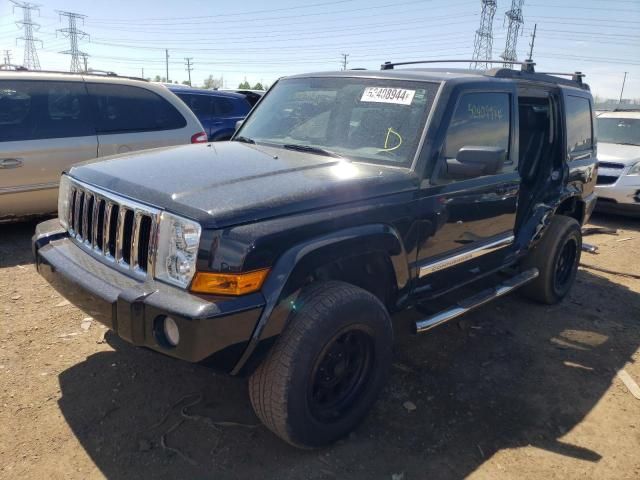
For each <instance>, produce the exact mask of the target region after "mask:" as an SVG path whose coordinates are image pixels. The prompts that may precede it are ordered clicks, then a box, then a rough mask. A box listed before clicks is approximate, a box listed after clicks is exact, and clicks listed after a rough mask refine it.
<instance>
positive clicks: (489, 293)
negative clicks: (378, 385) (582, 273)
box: [415, 268, 540, 333]
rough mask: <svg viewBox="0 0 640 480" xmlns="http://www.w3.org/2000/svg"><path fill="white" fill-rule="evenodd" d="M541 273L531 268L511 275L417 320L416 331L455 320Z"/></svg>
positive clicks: (420, 331)
mask: <svg viewBox="0 0 640 480" xmlns="http://www.w3.org/2000/svg"><path fill="white" fill-rule="evenodd" d="M539 274H540V272H539V271H538V269H537V268H532V269H530V270H526V271H524V272H522V273H519V274H518V275H516V276H514V277H511V278H510V279H508V280H507V281H505V282H503V283H501V284H500V285H497V286H495V287H493V288H488V289H486V290H483V291H482V292H480V293H478V294H476V295H474V296H472V297H469V298H465V299H464V300H460V301H459V302H458V303H457V304H456V305H455V306H453V307H451V308H448V309H446V310H443V311H442V312H439V313H436V314H435V315H432V316H430V317H427V318H425V319H423V320H419V321H417V322H416V324H415V333H424V332H426V331H428V330H431V329H432V328H434V327H437V326H438V325H440V324H442V323H446V322H448V321H450V320H453V319H454V318H457V317H459V316H460V315H464V314H465V313H467V312H469V311H471V310H473V309H475V308H478V307H480V306H482V305H484V304H485V303H489V302H490V301H491V300H495V299H496V298H499V297H502V296H504V295H506V294H507V293H509V292H512V291H513V290H515V289H516V288H519V287H521V286H523V285H524V284H526V283H529V282H530V281H532V280H534V279H536V278H537V277H538V275H539Z"/></svg>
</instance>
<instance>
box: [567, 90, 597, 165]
mask: <svg viewBox="0 0 640 480" xmlns="http://www.w3.org/2000/svg"><path fill="white" fill-rule="evenodd" d="M565 107H566V117H567V120H566V121H567V149H568V151H569V155H571V154H573V153H582V152H588V151H590V150H591V149H592V148H593V114H592V113H591V102H589V99H587V98H584V97H575V96H573V95H568V96H567V97H566V102H565Z"/></svg>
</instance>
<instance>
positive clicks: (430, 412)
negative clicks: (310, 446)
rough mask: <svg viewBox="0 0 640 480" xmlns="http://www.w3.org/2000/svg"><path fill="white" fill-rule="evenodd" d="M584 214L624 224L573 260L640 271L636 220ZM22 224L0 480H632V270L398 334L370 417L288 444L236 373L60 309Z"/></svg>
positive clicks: (7, 301)
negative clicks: (328, 436) (334, 435)
mask: <svg viewBox="0 0 640 480" xmlns="http://www.w3.org/2000/svg"><path fill="white" fill-rule="evenodd" d="M592 223H593V224H594V225H606V226H611V227H615V228H618V229H620V230H619V234H618V235H617V236H611V235H593V236H589V237H588V239H587V241H588V242H589V243H593V244H596V245H598V246H599V247H600V254H599V255H588V254H585V255H584V257H583V260H584V261H585V262H588V263H589V264H590V265H594V266H597V267H601V268H607V269H613V270H619V271H626V272H629V273H635V274H636V275H637V274H640V222H639V221H637V220H626V219H623V218H615V217H612V218H611V219H607V218H605V217H595V218H594V219H593V220H592ZM33 228H34V224H33V223H29V224H15V225H4V226H2V225H0V478H7V479H9V478H11V479H14V478H51V479H57V478H61V479H62V478H64V479H73V478H78V479H87V478H114V479H118V478H154V479H162V478H190V479H194V478H216V479H227V478H229V479H230V478H251V479H253V478H265V479H299V478H304V479H320V478H327V479H332V478H355V479H389V480H391V479H394V480H401V479H403V480H411V479H423V478H438V479H441V478H462V477H467V476H468V477H470V478H476V479H489V478H490V479H496V478H498V479H511V478H518V479H519V480H520V479H540V478H563V479H564V478H575V479H585V478H593V479H615V480H620V479H638V478H640V454H639V452H640V399H636V398H635V397H634V396H633V395H632V394H631V392H630V390H629V389H628V388H627V387H626V386H625V385H624V383H623V382H622V381H621V378H620V374H619V372H620V371H621V370H624V371H625V372H626V373H627V374H628V376H629V377H630V378H631V379H635V381H636V382H638V383H640V362H639V360H640V280H637V279H633V278H629V277H623V276H619V275H613V274H608V273H603V272H599V271H596V270H591V269H586V268H581V269H580V272H579V274H578V280H577V283H576V285H575V287H574V289H573V291H572V293H571V294H570V296H569V297H568V298H567V299H566V300H565V301H564V302H563V303H561V304H560V305H557V306H553V307H548V306H540V305H537V304H534V303H532V302H530V301H527V300H525V299H523V298H522V297H520V296H518V295H512V296H511V297H508V298H504V299H501V300H499V301H497V302H495V303H493V304H490V305H487V306H485V307H483V308H481V309H479V310H478V311H476V312H474V313H472V314H470V315H468V316H467V317H466V318H464V319H463V320H461V321H459V322H454V323H451V324H449V325H445V326H443V327H441V328H439V329H437V330H436V331H434V332H432V333H430V334H427V335H425V336H422V337H415V336H410V335H408V334H401V335H400V336H399V337H400V338H399V339H398V342H397V346H396V353H395V360H394V368H393V375H392V378H391V381H390V383H389V385H388V387H387V388H386V390H385V392H384V394H383V395H382V398H381V399H380V401H379V402H378V403H377V404H376V406H375V408H374V410H373V411H372V413H371V414H370V415H369V416H368V417H367V419H366V420H365V422H364V423H363V424H362V425H361V426H360V427H359V428H358V429H357V430H356V431H355V432H354V433H353V434H352V435H351V436H350V437H349V438H347V439H345V440H342V441H340V442H339V443H338V444H337V445H335V446H333V447H331V448H328V449H324V450H319V451H299V450H295V449H293V448H291V447H289V446H287V445H286V444H284V443H283V442H281V441H280V440H278V439H277V438H276V437H274V436H273V435H272V434H271V433H270V432H269V431H267V430H266V429H265V428H263V427H261V426H253V425H255V424H256V423H257V419H256V417H255V416H254V414H253V412H252V410H251V406H250V404H249V400H248V396H247V388H246V385H245V382H244V381H243V380H242V379H235V378H228V377H224V376H221V375H218V374H215V373H213V372H211V371H210V370H207V369H206V368H204V367H200V366H197V365H190V364H187V363H183V362H180V361H176V360H172V359H169V358H164V357H162V356H160V355H158V354H155V353H152V352H150V351H146V350H143V349H138V348H134V347H131V346H129V345H127V344H126V343H124V342H123V341H121V340H119V338H118V337H116V336H115V335H113V334H110V333H109V332H108V331H107V330H105V329H104V328H102V327H101V325H99V324H97V323H96V322H93V321H91V319H88V318H87V315H86V314H84V313H83V312H81V311H79V310H78V309H76V308H75V307H73V306H72V305H70V304H68V302H66V301H65V300H64V299H63V298H61V297H60V296H59V295H58V294H57V293H56V292H55V291H54V290H53V289H51V288H50V287H49V286H48V285H47V284H46V283H45V282H44V281H43V280H42V279H41V278H40V277H39V276H38V275H37V273H36V272H35V269H34V266H33V263H32V258H31V252H30V243H29V241H30V236H31V233H32V231H33ZM417 317H418V314H417V313H416V312H408V313H404V314H402V315H401V316H399V317H398V318H397V320H398V325H400V326H401V327H400V330H401V331H403V330H404V328H403V327H402V326H403V325H406V324H407V323H408V322H409V321H411V320H415V319H416V318H417ZM407 402H411V404H412V405H411V404H409V403H407ZM413 406H415V409H413V408H412V407H413ZM406 407H409V408H406ZM215 421H232V422H237V423H239V424H243V425H245V426H224V427H221V426H217V425H215V424H214V423H213V422H215ZM247 425H248V426H247Z"/></svg>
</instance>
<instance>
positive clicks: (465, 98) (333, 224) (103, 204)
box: [34, 62, 597, 447]
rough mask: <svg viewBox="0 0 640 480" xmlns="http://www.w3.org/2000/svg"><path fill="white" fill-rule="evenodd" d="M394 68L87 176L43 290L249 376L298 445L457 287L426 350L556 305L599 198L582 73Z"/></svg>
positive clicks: (364, 387) (323, 428)
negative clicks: (461, 320) (496, 303)
mask: <svg viewBox="0 0 640 480" xmlns="http://www.w3.org/2000/svg"><path fill="white" fill-rule="evenodd" d="M413 63H430V62H413ZM395 66H398V64H395V65H394V64H389V63H387V64H385V65H383V68H382V69H381V70H380V71H341V72H331V73H314V74H308V75H296V76H292V77H287V78H283V79H281V80H279V81H278V82H277V83H276V84H275V85H274V86H273V87H272V88H271V90H270V91H269V92H268V94H267V95H265V96H264V97H263V98H262V100H261V101H260V103H259V104H258V105H257V106H256V108H255V109H254V110H253V111H252V112H251V114H250V115H249V117H248V118H247V119H246V120H245V121H244V123H243V124H242V125H241V126H240V127H239V129H238V131H237V132H236V133H235V135H234V137H233V139H232V140H231V141H228V142H222V143H212V144H208V145H191V146H180V147H169V148H163V149H156V150H149V151H146V152H141V153H135V154H126V155H121V156H117V157H112V158H109V159H106V160H103V161H97V162H93V163H84V164H81V165H77V166H74V167H73V168H71V169H70V170H69V171H68V172H66V173H65V174H64V175H63V176H62V179H61V182H60V197H59V211H58V215H59V218H58V219H55V220H51V221H47V222H44V223H41V224H40V225H38V227H37V230H36V234H35V237H34V252H35V256H36V259H37V268H38V271H39V272H40V274H41V275H42V276H44V277H45V278H46V279H47V280H48V281H49V282H50V283H51V284H52V285H53V286H54V287H55V288H56V289H57V290H58V291H59V292H60V293H61V294H62V295H64V296H65V297H66V298H68V299H69V300H70V301H72V302H73V303H74V304H75V305H77V306H78V307H80V308H81V309H83V310H84V311H85V312H87V313H88V314H89V315H91V316H93V317H94V318H95V319H97V320H99V321H100V322H103V323H104V324H105V325H107V326H108V327H109V328H111V329H112V330H114V331H115V332H117V334H118V335H119V336H121V337H122V338H124V339H125V340H127V341H129V342H131V343H133V344H134V345H140V346H144V347H147V348H150V349H153V350H156V351H158V352H162V353H164V354H166V355H170V356H173V357H176V358H180V359H184V360H188V361H190V362H206V364H208V365H213V366H215V367H217V368H219V369H222V370H224V371H226V372H229V373H230V374H232V375H238V374H243V375H247V376H249V387H250V388H249V392H250V396H251V402H252V404H253V407H254V409H255V412H256V414H257V415H258V417H260V419H261V420H262V421H263V423H264V424H265V425H266V426H267V427H268V428H269V429H271V430H272V431H273V432H274V433H275V434H276V435H278V436H280V437H281V438H283V439H284V440H286V441H287V442H289V443H291V444H293V445H295V446H299V447H318V446H322V445H327V444H329V443H331V442H333V441H335V440H336V439H338V438H340V437H342V436H344V435H345V434H347V433H348V432H349V431H350V430H352V429H353V428H354V427H355V426H356V425H357V424H358V422H359V421H360V420H361V419H362V418H363V417H364V416H365V415H366V413H367V411H368V410H369V409H370V408H371V406H372V404H373V403H374V401H375V399H376V396H377V395H378V393H379V392H380V390H381V388H382V387H383V385H384V383H385V380H386V378H387V375H388V371H389V365H390V363H391V356H392V343H393V328H392V318H391V313H393V312H396V311H398V310H401V309H405V308H407V307H411V306H417V305H418V304H421V305H425V304H426V305H427V306H428V305H433V304H434V303H433V302H432V301H433V300H434V299H435V298H436V297H439V296H442V295H443V294H444V293H448V294H449V295H448V296H449V297H451V294H452V292H453V291H454V290H455V289H458V288H459V287H461V286H466V287H467V288H465V289H464V291H465V292H467V293H465V295H464V298H461V297H462V295H461V294H460V293H458V294H457V296H458V300H457V301H455V302H454V304H452V305H449V306H448V307H446V308H445V309H444V310H440V311H437V313H432V314H430V315H428V316H426V318H424V319H422V320H421V321H418V322H416V324H415V331H416V332H424V331H427V330H429V329H431V328H433V327H435V326H437V325H439V324H441V323H443V322H446V321H448V320H451V319H452V318H455V317H457V316H458V315H461V314H463V313H464V312H466V311H468V310H470V309H472V308H474V307H477V306H479V305H482V304H484V303H486V302H488V301H490V300H492V299H494V298H496V297H499V296H501V295H504V294H506V293H508V292H510V291H512V290H514V289H516V288H519V287H521V290H522V292H524V294H526V295H528V296H529V297H531V298H533V299H535V300H538V301H540V302H543V303H547V304H553V303H556V302H559V301H560V300H562V298H563V297H564V296H565V295H566V294H567V292H568V291H569V289H570V288H571V285H572V283H573V281H574V279H575V276H576V271H577V267H578V262H579V260H580V253H581V246H582V239H581V230H580V227H581V224H583V223H584V222H585V221H586V220H587V219H588V217H589V215H590V214H591V211H592V208H593V205H594V200H595V195H594V193H593V192H594V186H595V183H596V175H597V166H596V165H597V163H596V142H595V139H594V133H593V105H592V97H591V94H590V93H589V88H588V87H587V85H585V84H583V83H582V75H581V74H575V75H574V76H573V78H571V79H564V78H562V77H559V76H552V75H550V74H541V73H535V72H534V71H533V64H532V63H531V62H528V63H527V62H525V63H524V64H523V65H522V68H521V70H512V69H505V68H496V69H492V70H488V71H484V72H483V71H469V70H456V69H453V70H444V69H422V68H414V67H408V68H401V69H397V68H394V67H395ZM497 273H500V275H497ZM481 278H484V281H483V282H480V283H482V284H484V285H485V286H484V287H482V288H479V287H476V288H475V290H476V291H475V292H472V294H471V296H469V295H470V294H469V293H468V292H469V290H470V289H471V290H473V289H474V287H475V286H476V285H478V282H476V281H477V280H479V279H481ZM494 279H495V280H494ZM494 281H495V284H493V283H491V282H494ZM488 282H489V284H490V285H491V284H493V285H494V286H493V287H491V288H488V289H486V284H487V283H488ZM460 291H461V290H458V292H460ZM454 295H455V293H454ZM441 300H442V299H439V301H441Z"/></svg>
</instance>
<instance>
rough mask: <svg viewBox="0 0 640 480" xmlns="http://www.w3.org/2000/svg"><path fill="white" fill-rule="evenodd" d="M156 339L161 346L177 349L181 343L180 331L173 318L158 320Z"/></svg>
mask: <svg viewBox="0 0 640 480" xmlns="http://www.w3.org/2000/svg"><path fill="white" fill-rule="evenodd" d="M155 323H156V329H155V330H156V337H157V338H158V341H159V343H160V344H165V346H168V347H175V346H176V345H178V343H179V342H180V330H179V329H178V324H177V323H176V321H175V320H174V319H173V318H171V317H158V318H156V322H155Z"/></svg>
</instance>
